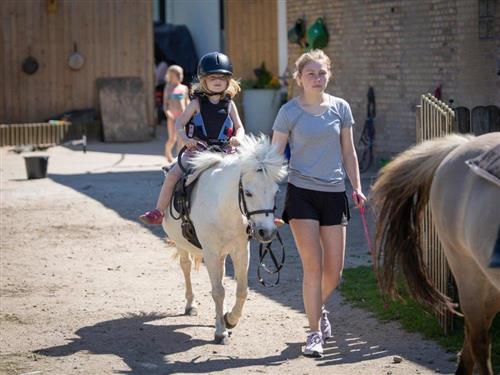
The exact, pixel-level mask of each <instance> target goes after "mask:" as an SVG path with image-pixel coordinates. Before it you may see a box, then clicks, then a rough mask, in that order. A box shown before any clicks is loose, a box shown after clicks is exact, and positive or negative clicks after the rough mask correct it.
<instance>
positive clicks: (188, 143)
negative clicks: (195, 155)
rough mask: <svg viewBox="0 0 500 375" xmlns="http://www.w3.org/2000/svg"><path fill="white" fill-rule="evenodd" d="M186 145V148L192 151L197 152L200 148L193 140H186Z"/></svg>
mask: <svg viewBox="0 0 500 375" xmlns="http://www.w3.org/2000/svg"><path fill="white" fill-rule="evenodd" d="M184 144H185V145H186V148H187V149H188V150H190V151H192V150H196V148H197V146H198V142H196V141H195V140H194V139H193V138H185V139H184Z"/></svg>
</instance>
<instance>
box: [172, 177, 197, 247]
mask: <svg viewBox="0 0 500 375" xmlns="http://www.w3.org/2000/svg"><path fill="white" fill-rule="evenodd" d="M198 176H199V173H187V174H184V175H183V176H182V178H181V179H180V180H179V181H177V184H175V187H174V194H173V195H172V202H171V204H170V215H171V216H172V217H173V218H174V219H176V220H179V219H180V220H181V221H182V223H181V229H182V235H183V236H184V238H186V239H187V240H188V241H189V242H190V243H191V244H193V245H194V246H196V247H197V248H199V249H201V244H200V241H199V240H198V236H197V235H196V230H195V228H194V224H193V222H192V221H191V218H190V217H189V214H190V212H191V195H192V192H193V189H194V187H195V186H196V183H197V182H198ZM172 207H173V208H174V209H175V210H176V211H177V212H178V213H179V215H178V216H175V215H174V213H173V212H172Z"/></svg>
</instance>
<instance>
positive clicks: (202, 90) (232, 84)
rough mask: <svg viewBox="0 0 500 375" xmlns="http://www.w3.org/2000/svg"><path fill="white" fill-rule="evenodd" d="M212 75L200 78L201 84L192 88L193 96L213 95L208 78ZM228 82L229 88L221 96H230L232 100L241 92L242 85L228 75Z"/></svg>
mask: <svg viewBox="0 0 500 375" xmlns="http://www.w3.org/2000/svg"><path fill="white" fill-rule="evenodd" d="M209 75H210V74H207V75H206V76H203V77H201V78H200V82H198V83H195V84H193V87H192V88H191V94H192V95H196V94H212V92H211V91H210V90H209V89H208V86H207V81H206V77H208V76H209ZM226 80H227V88H226V90H224V92H222V93H221V96H229V97H230V98H231V99H232V98H234V97H235V96H236V94H237V93H239V92H240V91H241V87H240V84H239V82H238V81H237V80H235V79H234V78H233V77H231V76H229V75H226Z"/></svg>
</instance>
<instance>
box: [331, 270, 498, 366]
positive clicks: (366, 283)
mask: <svg viewBox="0 0 500 375" xmlns="http://www.w3.org/2000/svg"><path fill="white" fill-rule="evenodd" d="M343 278H344V281H343V283H342V284H341V286H340V292H341V293H342V297H343V298H344V299H345V300H346V301H348V302H349V303H350V304H352V305H353V306H356V307H360V308H363V309H365V310H368V311H370V312H372V313H374V314H375V316H376V317H377V318H379V319H381V320H397V321H398V322H399V323H400V324H401V326H402V327H403V328H404V329H405V330H407V331H409V332H418V333H420V334H422V335H423V336H424V337H426V338H429V339H432V340H434V341H436V342H438V343H439V344H440V345H441V346H442V347H444V348H446V349H449V350H451V351H454V352H458V351H459V350H460V349H461V347H462V343H463V339H464V332H463V319H462V318H460V317H456V318H455V329H454V331H453V333H452V334H449V335H444V333H443V330H442V329H441V327H440V326H439V323H438V320H437V318H436V317H435V316H434V315H433V314H432V313H430V312H429V311H428V310H426V309H424V308H423V307H422V306H421V305H419V304H417V303H416V302H415V301H413V300H412V299H410V298H409V297H408V294H407V293H405V291H402V295H403V298H404V301H403V302H400V301H392V302H390V303H389V304H388V305H387V306H384V301H383V300H382V298H381V295H380V292H379V290H378V286H377V281H376V279H375V275H374V273H373V270H372V268H371V267H368V266H362V267H357V268H349V269H345V270H344V272H343ZM490 337H491V339H492V340H491V341H492V348H491V361H492V363H493V367H494V372H495V373H497V372H498V371H500V314H499V315H497V317H496V318H495V320H494V321H493V326H492V328H491V330H490Z"/></svg>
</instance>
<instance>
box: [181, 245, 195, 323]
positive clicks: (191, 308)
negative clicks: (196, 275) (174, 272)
mask: <svg viewBox="0 0 500 375" xmlns="http://www.w3.org/2000/svg"><path fill="white" fill-rule="evenodd" d="M179 263H180V265H181V269H182V273H183V274H184V282H185V284H186V308H185V309H184V314H186V315H191V316H195V315H198V310H197V309H196V304H195V303H194V302H193V301H194V293H193V286H192V284H191V268H192V262H191V257H190V255H189V253H188V252H187V251H185V250H179Z"/></svg>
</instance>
